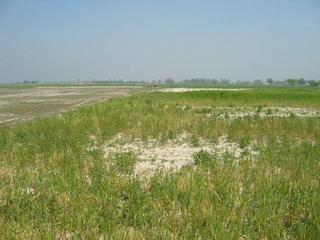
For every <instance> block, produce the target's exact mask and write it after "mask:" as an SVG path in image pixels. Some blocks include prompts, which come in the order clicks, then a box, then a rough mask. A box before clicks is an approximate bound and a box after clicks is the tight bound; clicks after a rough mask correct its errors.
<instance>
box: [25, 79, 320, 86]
mask: <svg viewBox="0 0 320 240" xmlns="http://www.w3.org/2000/svg"><path fill="white" fill-rule="evenodd" d="M38 83H39V82H38V81H28V80H25V81H23V82H22V84H38ZM45 84H54V83H45ZM63 84H76V85H131V86H132V85H133V86H134V85H152V86H154V87H156V86H199V87H205V86H208V87H209V86H215V87H219V86H296V87H303V86H310V87H319V86H320V80H305V79H303V78H288V79H286V80H273V79H272V78H267V79H265V80H261V79H256V80H254V81H236V82H233V81H231V80H229V79H226V78H220V79H216V78H191V79H185V80H183V81H176V80H174V79H173V78H166V79H164V80H162V79H157V80H153V81H133V80H123V79H108V80H96V79H92V80H86V81H80V79H77V80H76V81H74V82H65V83H63Z"/></svg>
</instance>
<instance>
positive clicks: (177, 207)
mask: <svg viewBox="0 0 320 240" xmlns="http://www.w3.org/2000/svg"><path fill="white" fill-rule="evenodd" d="M319 100H320V94H319V91H317V90H309V89H304V90H296V89H289V90H288V89H279V90H278V89H264V90H259V89H257V90H252V91H239V92H210V91H204V92H187V93H172V94H171V93H170V94H164V93H152V94H141V95H137V96H132V97H128V98H121V99H114V100H110V101H108V102H104V103H100V104H96V105H93V106H88V107H84V108H81V109H79V110H76V111H73V112H69V113H65V114H63V115H62V116H59V117H51V118H47V119H41V120H36V121H33V122H29V123H24V124H18V125H14V126H7V127H1V128H0V180H1V181H0V236H1V237H2V238H3V239H54V238H58V239H59V238H60V239H67V238H73V239H81V238H83V239H98V238H99V237H100V238H101V239H103V237H104V239H317V238H318V237H319V235H320V201H319V199H320V182H319V181H320V180H319V170H320V165H319V154H320V120H319V118H315V117H310V118H298V117H295V116H292V117H289V118H276V117H269V118H259V117H258V118H245V119H236V120H233V121H227V120H223V119H219V118H216V117H215V116H212V117H203V116H202V115H201V114H200V115H199V114H189V113H188V111H185V110H183V109H181V108H178V107H177V106H181V105H186V106H187V105H189V106H196V105H198V106H213V107H214V106H217V107H218V106H254V107H257V108H259V106H296V107H313V108H319V107H320V106H319V105H320V101H319ZM184 131H187V132H189V133H191V134H192V135H193V139H192V141H194V143H195V144H196V143H197V141H198V139H199V137H205V138H206V139H209V140H212V141H215V140H216V139H217V138H218V137H219V136H222V135H227V136H228V138H229V139H230V140H232V141H236V142H238V143H239V144H240V145H241V146H246V145H247V144H248V143H250V142H254V143H255V145H256V147H257V148H258V150H259V152H260V154H259V156H257V158H256V159H255V161H252V160H248V159H241V160H240V161H239V164H234V159H232V158H231V157H230V156H227V155H226V156H225V158H224V159H223V160H219V161H218V160H217V159H216V158H215V156H214V155H210V154H208V153H206V152H200V153H198V154H196V155H195V163H196V165H197V168H196V169H194V168H190V167H185V168H184V169H182V170H181V171H178V172H176V173H172V174H164V173H161V172H159V173H158V174H156V175H155V176H153V177H152V178H151V179H150V180H139V179H137V178H135V177H133V176H132V174H131V173H132V169H133V166H134V163H135V162H136V158H135V156H133V155H132V154H120V155H116V156H114V157H113V158H112V159H107V160H106V159H104V157H103V152H102V150H101V148H95V149H93V150H92V151H87V146H90V144H92V140H90V137H91V136H95V138H96V141H97V143H96V144H97V145H98V146H100V145H102V144H103V143H105V142H106V141H108V140H109V139H111V138H112V137H113V136H114V135H115V134H117V133H123V134H125V135H127V136H130V137H132V138H141V139H147V138H149V137H154V138H157V139H159V140H162V141H167V140H168V139H169V138H170V139H173V138H175V137H176V136H178V134H179V133H182V132H184ZM108 162H111V163H112V165H111V166H112V167H110V165H109V164H107V163H108Z"/></svg>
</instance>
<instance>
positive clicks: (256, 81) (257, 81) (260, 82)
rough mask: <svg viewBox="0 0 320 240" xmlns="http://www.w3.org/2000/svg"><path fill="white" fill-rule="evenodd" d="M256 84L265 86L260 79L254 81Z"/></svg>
mask: <svg viewBox="0 0 320 240" xmlns="http://www.w3.org/2000/svg"><path fill="white" fill-rule="evenodd" d="M254 84H256V85H261V84H263V82H262V81H261V80H260V79H256V80H254Z"/></svg>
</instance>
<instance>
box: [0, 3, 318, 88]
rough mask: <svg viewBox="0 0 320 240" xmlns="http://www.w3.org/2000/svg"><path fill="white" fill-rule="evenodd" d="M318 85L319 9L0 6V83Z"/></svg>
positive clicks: (201, 5)
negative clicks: (289, 82) (173, 81)
mask: <svg viewBox="0 0 320 240" xmlns="http://www.w3.org/2000/svg"><path fill="white" fill-rule="evenodd" d="M168 77H171V78H174V79H176V80H183V79H187V78H188V79H190V78H197V77H204V78H227V79H230V80H232V81H253V80H255V79H266V78H273V79H275V80H284V79H286V78H305V79H320V0H241V1H234V0H232V1H231V0H220V1H218V0H135V1H132V0H91V1H89V0H68V1H66V0H27V1H26V0H0V82H20V81H24V80H29V81H31V80H33V81H42V82H47V81H76V80H77V79H79V78H80V79H81V80H83V81H84V80H91V79H97V80H105V79H120V78H121V79H124V80H145V81H152V80H156V79H165V78H168Z"/></svg>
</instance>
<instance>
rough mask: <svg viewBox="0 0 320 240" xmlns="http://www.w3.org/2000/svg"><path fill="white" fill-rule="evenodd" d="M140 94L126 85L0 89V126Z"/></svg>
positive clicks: (140, 88) (136, 89)
mask: <svg viewBox="0 0 320 240" xmlns="http://www.w3.org/2000/svg"><path fill="white" fill-rule="evenodd" d="M139 91H143V88H142V87H134V86H132V87H127V86H46V87H29V88H21V87H20V88H18V87H17V88H13V87H9V88H5V87H3V88H0V124H7V123H15V122H24V121H28V120H31V119H34V118H38V117H41V116H48V115H52V114H55V113H61V112H66V111H70V110H73V109H75V108H78V107H80V106H84V105H89V104H93V103H97V102H101V101H104V100H106V99H109V98H112V97H121V96H128V95H130V94H133V93H136V92H139Z"/></svg>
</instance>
